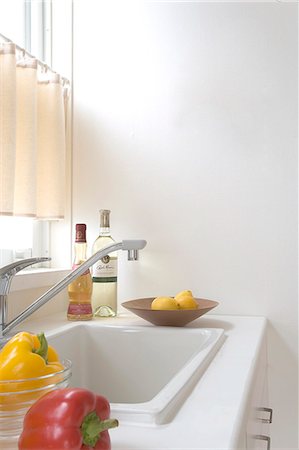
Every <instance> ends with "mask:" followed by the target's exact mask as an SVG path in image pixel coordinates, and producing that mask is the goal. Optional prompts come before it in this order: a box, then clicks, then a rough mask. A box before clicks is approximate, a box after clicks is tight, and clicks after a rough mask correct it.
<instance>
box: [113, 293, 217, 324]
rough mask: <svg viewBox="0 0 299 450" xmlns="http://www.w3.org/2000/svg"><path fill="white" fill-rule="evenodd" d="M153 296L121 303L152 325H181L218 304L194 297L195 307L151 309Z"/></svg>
mask: <svg viewBox="0 0 299 450" xmlns="http://www.w3.org/2000/svg"><path fill="white" fill-rule="evenodd" d="M154 298H155V297H148V298H138V299H136V300H130V301H127V302H124V303H122V304H121V305H122V306H123V307H124V308H126V309H128V310H129V311H131V312H132V313H134V314H136V315H137V316H139V317H142V319H144V320H147V321H148V322H150V323H152V324H154V325H160V326H170V327H183V326H185V325H187V323H190V322H192V321H193V320H195V319H197V318H198V317H200V316H203V315H204V314H206V313H207V312H208V311H210V310H211V309H213V308H215V307H216V306H218V305H219V303H218V302H215V301H212V300H205V299H201V298H196V299H195V300H196V301H197V304H198V308H196V309H174V310H154V309H151V303H152V301H153V300H154Z"/></svg>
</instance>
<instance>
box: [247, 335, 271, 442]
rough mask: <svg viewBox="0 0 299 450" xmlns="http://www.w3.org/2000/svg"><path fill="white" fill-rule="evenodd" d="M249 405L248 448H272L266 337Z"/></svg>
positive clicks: (255, 373)
mask: <svg viewBox="0 0 299 450" xmlns="http://www.w3.org/2000/svg"><path fill="white" fill-rule="evenodd" d="M253 380H254V381H253V384H252V388H251V393H250V401H249V407H248V420H247V427H246V449H247V450H270V448H271V437H270V433H271V429H270V424H271V423H272V409H271V408H270V407H269V397H268V377H267V350H266V340H265V339H264V340H263V342H262V345H261V348H260V353H259V355H258V358H257V361H256V365H255V370H254V376H253Z"/></svg>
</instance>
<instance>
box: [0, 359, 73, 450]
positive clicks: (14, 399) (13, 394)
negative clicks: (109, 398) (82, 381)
mask: <svg viewBox="0 0 299 450" xmlns="http://www.w3.org/2000/svg"><path fill="white" fill-rule="evenodd" d="M62 364H63V366H64V369H63V370H61V371H59V372H55V373H52V374H49V375H44V376H42V377H36V378H27V379H24V380H5V381H0V448H3V449H5V450H6V449H10V448H11V449H14V448H17V446H16V442H17V440H18V438H19V436H20V434H21V432H22V429H23V419H24V416H25V414H26V412H27V410H28V409H29V408H30V406H31V405H32V404H33V403H34V402H35V401H36V400H37V399H39V398H40V397H42V396H43V395H44V394H46V393H47V392H49V391H53V390H54V389H61V388H66V387H68V385H69V382H70V378H71V375H72V371H71V368H72V363H71V361H69V360H64V361H62Z"/></svg>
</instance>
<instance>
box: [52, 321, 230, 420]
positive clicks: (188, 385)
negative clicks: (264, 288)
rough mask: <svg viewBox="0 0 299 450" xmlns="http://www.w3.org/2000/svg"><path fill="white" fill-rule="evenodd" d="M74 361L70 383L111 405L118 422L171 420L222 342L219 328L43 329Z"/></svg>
mask: <svg viewBox="0 0 299 450" xmlns="http://www.w3.org/2000/svg"><path fill="white" fill-rule="evenodd" d="M47 337H48V341H49V343H50V344H51V345H53V346H54V347H55V348H56V350H57V351H58V353H59V356H60V358H61V359H64V358H67V359H70V360H71V361H72V365H73V367H72V380H71V386H77V387H83V388H87V389H90V390H92V391H94V392H96V393H98V394H101V395H104V396H105V397H106V398H107V399H108V400H109V401H110V403H111V416H113V417H116V418H117V419H118V420H120V421H122V422H129V423H142V424H155V423H156V424H162V423H167V422H169V421H170V420H171V419H172V417H173V416H174V414H175V412H176V411H177V410H178V408H179V407H180V405H181V404H182V403H183V402H184V401H185V399H186V398H187V396H188V395H189V393H190V392H191V390H192V389H193V387H194V386H195V384H196V383H197V381H198V380H199V378H200V376H201V375H202V374H203V372H204V371H205V370H206V369H207V367H208V364H209V363H210V362H211V360H212V359H213V357H214V355H215V354H216V352H217V350H218V349H219V347H220V346H221V345H222V343H223V341H224V330H223V329H220V328H187V327H184V328H180V327H155V326H146V327H144V326H120V325H115V326H114V325H103V324H102V323H100V322H99V321H91V322H86V323H82V322H81V323H73V324H69V325H66V326H62V327H61V328H59V329H56V330H55V331H52V332H49V333H47Z"/></svg>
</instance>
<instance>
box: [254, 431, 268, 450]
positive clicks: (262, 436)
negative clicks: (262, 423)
mask: <svg viewBox="0 0 299 450" xmlns="http://www.w3.org/2000/svg"><path fill="white" fill-rule="evenodd" d="M254 439H258V440H259V441H266V442H267V450H270V448H271V439H270V436H265V435H264V434H256V435H255V436H254Z"/></svg>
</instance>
